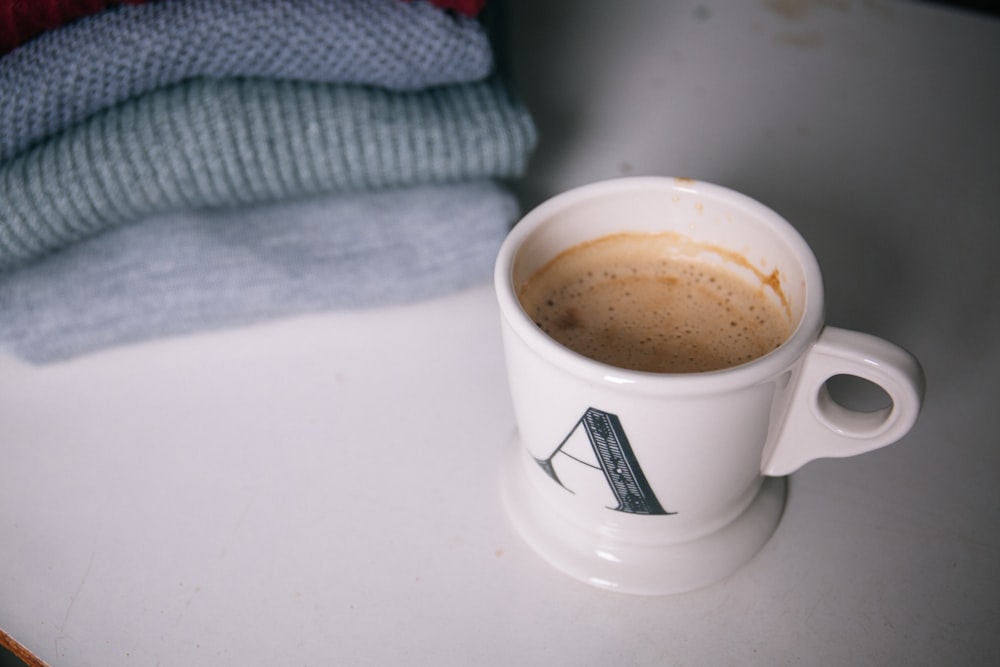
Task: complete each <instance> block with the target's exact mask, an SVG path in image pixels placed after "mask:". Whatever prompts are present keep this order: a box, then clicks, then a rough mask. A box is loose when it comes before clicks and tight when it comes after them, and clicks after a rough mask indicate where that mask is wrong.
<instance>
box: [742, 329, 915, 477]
mask: <svg viewBox="0 0 1000 667" xmlns="http://www.w3.org/2000/svg"><path fill="white" fill-rule="evenodd" d="M835 375H854V376H857V377H860V378H863V379H865V380H868V381H869V382H872V383H874V384H876V385H878V386H879V387H881V388H882V389H883V391H885V392H886V393H887V394H888V395H889V398H890V399H892V404H891V405H890V406H889V407H886V408H883V409H881V410H877V411H874V412H863V411H860V410H851V409H849V408H845V407H843V406H841V405H840V404H839V403H837V402H836V401H834V399H833V398H832V397H831V396H830V392H829V391H828V390H827V387H826V382H827V380H829V379H830V378H832V377H833V376H835ZM791 392H792V396H791V399H790V400H789V401H788V403H787V405H788V408H787V412H786V414H785V417H784V420H783V421H782V422H781V425H780V427H779V430H778V431H777V434H776V436H775V437H773V438H771V442H770V445H769V447H767V448H766V449H765V453H764V457H763V461H762V464H761V471H762V472H763V473H764V474H765V475H772V476H781V475H787V474H789V473H791V472H794V471H795V470H797V469H799V468H800V467H802V466H803V465H805V464H806V463H807V462H809V461H812V460H813V459H818V458H824V457H842V456H854V455H856V454H862V453H864V452H868V451H871V450H873V449H878V448H879V447H884V446H886V445H889V444H892V443H893V442H895V441H897V440H899V439H900V438H902V437H903V436H904V435H906V433H907V432H908V431H909V430H910V428H911V427H912V426H913V424H914V423H915V422H916V420H917V416H918V415H919V414H920V408H921V406H922V404H923V399H924V372H923V369H922V368H921V367H920V362H918V361H917V359H916V358H915V357H914V356H913V355H912V354H910V353H909V352H907V351H906V350H904V349H902V348H901V347H898V346H897V345H893V344H892V343H890V342H888V341H885V340H883V339H881V338H878V337H876V336H871V335H869V334H864V333H859V332H857V331H848V330H846V329H838V328H836V327H826V328H825V329H824V330H823V331H822V333H821V334H820V336H819V338H818V339H817V340H816V342H815V343H814V344H813V347H812V349H811V350H810V351H809V352H808V353H807V354H806V356H805V359H804V360H803V362H802V364H801V366H800V367H799V370H798V372H797V373H796V374H795V375H794V376H793V379H792V386H791Z"/></svg>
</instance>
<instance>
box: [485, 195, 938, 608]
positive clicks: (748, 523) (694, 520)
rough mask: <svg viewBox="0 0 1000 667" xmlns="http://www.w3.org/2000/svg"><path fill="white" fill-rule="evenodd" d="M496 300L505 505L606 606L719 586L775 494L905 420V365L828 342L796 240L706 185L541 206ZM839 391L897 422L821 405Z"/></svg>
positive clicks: (804, 251)
mask: <svg viewBox="0 0 1000 667" xmlns="http://www.w3.org/2000/svg"><path fill="white" fill-rule="evenodd" d="M495 286H496V293H497V300H498V303H499V306H500V314H501V332H502V334H503V343H504V352H505V358H506V363H507V376H508V380H509V384H510V394H511V399H512V404H513V408H514V417H515V421H516V427H517V428H516V431H515V433H514V435H513V437H512V439H511V444H510V446H509V448H508V449H507V452H506V456H505V457H504V461H503V465H502V470H501V482H502V483H501V489H502V497H503V501H504V505H505V507H506V509H507V513H508V516H509V517H510V518H511V520H512V522H513V524H514V526H515V527H516V529H517V530H518V532H519V533H520V534H521V535H522V536H523V537H524V539H525V540H526V541H527V542H528V544H529V545H530V546H531V547H533V548H534V549H535V550H536V551H537V552H538V553H539V554H540V555H541V556H542V557H543V558H544V559H545V560H547V561H548V562H550V563H551V564H552V565H554V566H555V567H556V568H558V569H559V570H561V571H563V572H565V573H567V574H569V575H571V576H573V577H575V578H577V579H580V580H582V581H585V582H588V583H590V584H593V585H595V586H599V587H601V588H606V589H609V590H615V591H622V592H630V593H642V594H663V593H675V592H679V591H685V590H690V589H693V588H698V587H700V586H705V585H708V584H710V583H713V582H715V581H718V580H719V579H722V578H723V577H725V576H727V575H729V574H731V573H733V572H734V571H736V570H737V569H738V568H739V567H740V566H742V565H743V564H744V563H746V562H747V561H748V560H750V559H751V558H752V557H753V556H754V555H755V554H756V553H757V552H758V551H760V549H761V548H762V547H763V545H764V544H765V543H766V542H767V540H768V539H770V537H771V535H772V533H773V532H774V530H775V528H776V527H777V525H778V522H779V521H780V519H781V516H782V512H783V510H784V506H785V500H786V493H787V492H786V482H785V476H787V475H788V474H790V473H792V472H793V471H795V470H796V469H798V468H799V467H801V466H802V465H804V464H806V463H807V462H809V461H811V460H813V459H816V458H820V457H843V456H854V455H857V454H861V453H863V452H867V451H870V450H872V449H875V448H877V447H883V446H885V445H888V444H890V443H892V442H895V441H897V440H899V439H900V438H901V437H903V436H904V435H905V434H906V433H907V432H908V431H909V430H910V428H911V427H912V426H913V424H914V422H915V421H916V418H917V415H918V414H919V412H920V408H921V405H922V401H923V387H924V380H923V372H922V370H921V368H920V364H919V363H918V362H917V360H916V359H915V358H914V357H913V356H912V355H911V354H909V353H908V352H906V351H905V350H903V349H902V348H900V347H898V346H896V345H894V344H892V343H890V342H888V341H885V340H882V339H881V338H877V337H875V336H871V335H868V334H864V333H860V332H856V331H847V330H844V329H839V328H836V327H832V326H828V325H826V323H825V322H824V320H823V317H824V306H823V280H822V276H821V274H820V270H819V265H818V263H817V261H816V258H815V256H814V255H813V253H812V251H811V250H810V248H809V246H808V245H807V244H806V242H805V240H804V239H803V238H802V237H801V235H800V234H799V233H798V232H797V231H796V230H795V228H794V227H792V225H791V224H790V223H788V222H787V221H786V220H784V219H783V218H782V217H781V216H780V215H778V214H777V213H775V212H774V211H773V210H771V209H769V208H767V207H766V206H764V205H763V204H761V203H759V202H756V201H754V200H753V199H751V198H749V197H746V196H745V195H742V194H739V193H737V192H734V191H732V190H729V189H727V188H724V187H721V186H718V185H711V184H708V183H703V182H698V181H692V180H689V179H673V178H624V179H616V180H612V181H606V182H602V183H595V184H592V185H587V186H583V187H580V188H577V189H575V190H571V191H569V192H566V193H563V194H561V195H558V196H556V197H554V198H552V199H550V200H549V201H547V202H544V203H543V204H541V205H540V206H538V207H537V208H535V209H534V210H532V211H530V212H529V213H528V214H527V215H526V216H525V217H524V218H523V219H522V220H521V221H520V222H519V223H518V224H517V225H516V226H515V227H514V229H513V230H512V231H511V233H510V234H509V235H508V237H507V239H506V240H505V241H504V243H503V245H502V246H501V248H500V252H499V254H498V257H497V263H496V271H495ZM727 308H728V310H727ZM836 375H854V376H857V377H860V378H863V379H865V380H868V381H869V382H872V383H874V384H876V385H878V386H879V387H881V388H882V389H883V390H884V391H885V393H886V394H888V396H889V397H890V399H891V402H892V404H891V405H890V406H888V407H886V408H884V409H880V410H877V411H874V412H863V411H857V410H851V409H849V408H846V407H844V406H842V405H840V404H838V403H837V402H836V401H834V400H833V398H831V396H830V393H829V391H828V390H827V385H826V383H827V380H829V379H830V378H832V377H834V376H836Z"/></svg>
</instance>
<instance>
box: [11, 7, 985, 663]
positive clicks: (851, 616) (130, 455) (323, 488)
mask: <svg viewBox="0 0 1000 667" xmlns="http://www.w3.org/2000/svg"><path fill="white" fill-rule="evenodd" d="M501 18H503V19H504V21H503V23H502V26H501V30H500V32H499V37H500V42H499V48H501V55H502V59H503V62H504V63H505V67H506V69H507V71H508V73H509V76H510V77H511V81H512V84H513V86H514V87H515V89H516V90H517V91H518V93H519V94H520V96H521V97H522V98H523V99H524V101H525V102H526V103H527V104H528V106H529V107H530V108H531V110H532V111H533V112H534V114H535V116H536V119H537V121H538V125H539V130H540V137H541V142H540V146H539V149H538V152H537V154H536V155H535V158H534V160H533V162H532V166H531V169H530V173H529V175H528V177H527V178H526V179H524V181H522V182H519V183H517V184H514V185H515V187H516V188H517V190H518V192H519V195H520V196H521V197H522V199H523V201H524V203H525V205H526V206H530V205H533V204H535V203H537V202H538V201H540V200H541V199H543V198H545V197H548V196H550V195H552V194H554V193H556V192H559V191H561V190H565V189H567V188H569V187H572V186H575V185H579V184H582V183H585V182H589V181H593V180H599V179H603V178H608V177H614V176H620V175H632V174H662V175H671V176H686V177H694V178H699V179H703V180H707V181H714V182H717V183H721V184H724V185H727V186H729V187H732V188H734V189H736V190H740V191H742V192H744V193H746V194H748V195H750V196H752V197H755V198H756V199H758V200H760V201H762V202H764V203H766V204H768V205H769V206H771V207H772V208H774V209H776V210H777V211H779V212H780V213H782V214H783V215H784V216H785V217H786V218H788V219H789V220H790V221H791V222H792V223H793V224H795V225H796V226H797V227H798V228H799V229H800V231H801V232H802V233H803V235H804V236H805V237H806V239H807V240H808V241H809V242H810V243H811V244H812V245H813V247H814V249H815V251H816V254H817V256H818V257H819V260H820V263H821V265H822V267H823V270H824V273H825V276H826V281H827V289H828V320H829V321H830V323H831V324H836V325H838V326H843V327H848V328H854V329H860V330H864V331H868V332H871V333H874V334H877V335H880V336H883V337H885V338H888V339H889V340H892V341H894V342H896V343H899V344H901V345H903V346H904V347H906V348H908V349H910V350H912V351H913V352H914V353H915V354H916V355H917V356H918V357H919V358H920V359H921V360H922V362H923V364H924V366H925V369H926V372H927V377H928V390H927V402H926V406H925V409H924V412H923V414H922V415H921V418H920V420H919V422H918V423H917V426H916V428H915V430H914V431H912V432H911V433H910V434H909V435H908V436H907V437H906V438H904V439H903V440H902V441H901V442H899V443H897V444H895V445H893V446H891V447H888V448H886V449H883V450H879V451H877V452H874V453H870V454H867V455H864V456H860V457H855V458H849V459H837V460H823V461H817V462H813V463H810V464H808V465H807V466H805V467H804V468H803V469H801V470H800V471H798V472H796V473H794V474H793V475H792V476H791V478H790V494H789V500H788V506H787V509H786V512H785V515H784V517H783V519H782V522H781V524H780V526H779V527H778V530H777V533H776V534H775V535H774V537H773V538H772V540H771V541H770V542H769V543H768V544H767V545H766V547H765V548H764V550H763V551H762V552H761V553H760V554H759V555H758V556H757V557H756V558H755V559H754V560H753V561H752V562H750V563H749V564H748V565H747V566H746V567H744V568H742V569H741V570H740V571H738V572H737V573H735V574H734V575H732V576H731V577H729V578H728V579H726V580H725V581H723V582H721V583H718V584H716V585H714V586H711V587H709V588H706V589H703V590H700V591H695V592H692V593H687V594H683V595H678V596H671V597H635V596H627V595H621V594H615V593H611V592H606V591H601V590H597V589H592V588H590V587H588V586H586V585H584V584H580V583H577V582H576V581H573V580H570V579H569V578H567V577H565V576H563V575H562V574H560V573H557V572H556V571H554V570H553V569H552V568H550V567H549V566H548V565H547V564H545V563H544V562H542V561H541V560H540V559H539V558H538V557H536V556H535V554H534V553H533V552H531V551H530V550H529V548H528V547H527V546H526V545H525V544H524V543H523V542H522V541H521V540H520V539H519V538H518V537H517V536H516V534H515V533H514V532H513V531H512V528H511V526H510V525H509V524H508V522H507V519H506V517H505V516H504V513H503V511H502V508H501V505H500V500H499V494H498V479H497V466H498V462H499V460H500V458H501V454H502V452H503V449H504V447H505V446H506V444H507V441H508V437H509V436H510V434H511V432H512V430H513V416H512V412H511V408H510V403H509V398H508V394H507V386H506V380H505V374H504V369H503V359H502V353H501V347H500V339H499V332H498V315H497V312H496V306H495V302H494V299H493V295H492V291H491V289H490V288H489V286H483V287H482V288H479V289H473V290H469V291H466V292H463V293H461V294H455V295H452V296H449V297H447V298H443V299H438V300H434V301H429V302H424V303H417V304H412V305H409V306H405V307H400V308H392V309H383V310H371V311H365V312H347V313H332V314H327V315H322V316H313V317H302V318H297V319H292V320H286V321H282V322H274V323H270V324H266V325H262V326H257V327H251V328H245V329H240V330H233V331H225V332H217V333H211V334H202V335H195V336H188V337H183V338H177V339H172V340H163V341H157V342H153V343H150V344H145V345H139V346H134V347H129V348H121V349H117V350H113V351H110V352H107V353H102V354H96V355H92V356H89V357H85V358H81V359H78V360H76V361H73V362H70V363H65V364H60V365H55V366H49V367H32V366H28V365H25V364H22V363H20V362H18V361H16V360H14V359H10V358H5V357H4V358H0V425H2V426H0V428H2V430H0V448H2V455H3V465H2V466H0V535H2V539H0V627H2V628H4V630H6V631H7V632H9V633H10V634H11V635H12V636H13V637H15V638H16V639H17V640H19V641H20V642H21V643H22V644H24V645H25V646H26V647H28V648H29V649H30V650H31V651H33V652H34V653H35V654H36V655H37V656H39V657H40V658H41V659H43V660H45V661H47V662H49V663H50V664H53V665H78V666H84V665H101V666H108V665H130V664H136V665H200V664H206V665H209V664H210V665H216V664H242V665H272V664H283V665H284V664H287V665H300V664H301V665H310V664H312V665H315V664H414V663H420V664H423V663H431V662H434V663H438V664H456V665H457V664H462V665H466V664H498V665H507V664H519V665H531V664H560V665H596V664H607V663H611V662H613V663H614V664H698V665H709V664H710V665H717V664H747V665H749V664H761V665H780V664H816V665H840V664H843V665H857V664H873V665H876V664H877V665H880V664H907V665H945V664H948V665H952V664H961V665H976V664H983V665H995V664H1000V633H998V632H997V630H998V628H1000V483H998V482H1000V447H998V434H1000V409H998V407H997V405H996V404H997V400H998V398H1000V392H998V390H997V386H996V378H998V377H1000V343H998V336H997V334H996V332H997V331H1000V306H998V299H997V291H998V288H1000V281H998V276H1000V270H998V269H997V265H996V258H995V255H996V253H997V251H998V250H1000V224H998V223H1000V220H998V219H997V213H996V212H997V211H998V210H1000V187H998V185H997V184H998V183H1000V123H998V122H997V119H998V118H1000V21H998V20H996V19H994V18H989V17H985V16H982V15H976V14H972V13H968V12H965V11H959V10H953V9H945V8H942V7H940V6H936V5H924V4H907V3H888V2H879V1H877V0H876V1H874V2H861V1H858V2H851V1H850V0H844V1H843V2H821V1H817V2H807V1H805V0H802V1H792V0H784V1H778V0H770V1H767V0H762V1H759V2H757V1H755V2H740V3H736V2H732V3H707V2H671V3H662V2H659V1H657V0H648V1H645V2H641V1H635V0H632V1H629V2H622V3H618V2H614V3H612V2H606V1H604V2H598V1H587V2H577V3H573V4H572V5H569V4H568V3H558V2H554V1H551V0H546V1H539V0H518V1H511V2H508V3H506V8H505V11H504V13H503V14H502V15H501ZM850 398H851V397H850V396H848V397H847V398H845V400H849V399H850ZM859 400H862V399H859Z"/></svg>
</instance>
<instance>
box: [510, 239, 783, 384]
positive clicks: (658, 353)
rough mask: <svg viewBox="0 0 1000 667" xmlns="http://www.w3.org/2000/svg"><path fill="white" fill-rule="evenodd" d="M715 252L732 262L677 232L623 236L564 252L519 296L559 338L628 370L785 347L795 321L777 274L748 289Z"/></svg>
mask: <svg viewBox="0 0 1000 667" xmlns="http://www.w3.org/2000/svg"><path fill="white" fill-rule="evenodd" d="M708 254H711V255H712V256H714V257H716V258H720V257H721V258H723V259H725V260H727V261H733V260H734V257H733V256H729V255H734V254H733V253H730V252H728V251H720V250H719V249H717V248H711V247H708V246H703V245H700V244H697V243H695V242H694V241H692V240H690V239H687V238H685V237H683V236H680V235H678V234H673V233H663V234H638V233H623V234H615V235H612V236H607V237H603V238H600V239H597V240H594V241H589V242H587V243H583V244H581V245H578V246H574V247H572V248H570V249H569V250H566V251H564V252H563V253H561V254H560V255H558V256H557V257H555V258H554V259H553V260H551V261H550V262H549V263H548V264H546V265H545V266H543V267H542V268H541V269H540V270H538V271H537V272H536V273H535V274H534V275H532V276H531V277H530V278H529V279H528V281H527V282H526V283H525V284H524V285H523V286H522V287H521V288H520V290H519V292H518V298H519V299H520V301H521V304H522V307H523V308H524V309H525V311H526V312H527V313H528V314H529V315H530V316H531V317H532V319H533V320H534V321H535V323H536V324H537V325H538V326H539V327H540V328H541V329H542V330H543V331H545V332H546V333H547V334H548V335H550V336H551V337H552V338H554V339H555V340H556V341H558V342H560V343H562V344H563V345H565V346H566V347H569V348H571V349H573V350H575V351H577V352H579V353H580V354H583V355H586V356H588V357H590V358H592V359H596V360H598V361H601V362H604V363H607V364H611V365H613V366H618V367H620V368H628V369H633V370H642V371H650V372H658V373H691V372H699V371H711V370H718V369H721V368H728V367H731V366H736V365H739V364H742V363H746V362H748V361H751V360H753V359H756V358H758V357H760V356H763V355H764V354H767V353H768V352H770V351H771V350H773V349H775V348H776V347H778V346H779V345H780V344H781V343H782V342H784V340H785V339H786V338H787V337H788V335H789V333H790V323H789V319H790V318H789V316H788V314H787V303H786V302H785V300H784V296H783V295H782V294H781V292H780V285H779V281H778V279H777V273H772V274H770V275H764V274H762V273H760V272H759V271H757V270H755V269H754V270H753V271H752V275H755V276H756V277H757V278H759V280H756V281H754V282H750V281H748V280H746V279H744V278H743V277H742V276H740V275H737V274H736V273H735V272H734V271H732V270H730V269H729V268H727V267H726V266H725V265H724V264H722V263H721V262H720V261H709V260H707V259H706V256H707V255H708ZM735 263H736V264H737V265H739V266H740V268H742V269H747V268H750V266H749V263H748V262H746V260H745V259H743V258H742V257H739V258H738V259H737V260H736V261H735ZM769 292H770V294H769Z"/></svg>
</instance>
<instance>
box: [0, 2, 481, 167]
mask: <svg viewBox="0 0 1000 667" xmlns="http://www.w3.org/2000/svg"><path fill="white" fill-rule="evenodd" d="M492 67H493V54H492V51H491V49H490V44H489V40H488V38H487V36H486V32H485V30H484V29H483V27H482V26H481V25H480V24H479V23H478V22H477V21H476V20H475V19H472V18H468V17H464V16H459V15H457V14H453V13H449V12H445V11H442V10H441V9H438V8H436V7H434V6H433V5H431V4H429V3H427V2H423V1H418V2H400V1H399V0H336V1H333V0H161V1H159V2H151V3H148V4H143V5H138V6H127V5H125V6H116V7H113V8H110V9H107V10H105V11H102V12H99V13H97V14H94V15H91V16H86V17H84V18H81V19H79V20H78V21H75V22H73V23H71V24H69V25H66V26H63V27H62V28H60V29H58V30H52V31H49V32H46V33H44V34H42V35H40V36H38V37H37V38H35V39H34V40H32V41H30V42H28V43H27V44H24V45H22V46H21V47H19V48H17V49H15V50H14V51H12V52H10V53H9V54H7V55H6V56H4V57H3V58H2V59H0V162H2V161H4V160H7V159H9V158H11V157H12V156H14V155H16V154H17V153H19V152H20V151H22V150H24V149H25V148H27V147H28V146H30V145H32V144H33V143H35V142H37V141H39V140H41V139H43V138H45V137H48V136H51V135H53V134H55V133H57V132H59V131H60V130H63V129H66V128H68V127H70V126H71V125H72V124H74V123H77V122H79V121H81V120H83V119H85V118H87V117H88V116H90V115H91V114H94V113H96V112H98V111H100V110H102V109H105V108H107V107H109V106H111V105H114V104H116V103H118V102H121V101H123V100H126V99H128V98H131V97H134V96H136V95H140V94H142V93H145V92H149V91H152V90H155V89H157V88H161V87H164V86H168V85H170V84H173V83H177V82H180V81H183V80H185V79H188V78H193V77H198V76H205V77H272V78H281V79H297V80H305V81H325V82H336V83H358V84H369V85H375V86H381V87H385V88H391V89H396V90H416V89H419V88H424V87H428V86H435V85H441V84H447V83H458V82H465V81H472V80H478V79H482V78H484V77H486V76H487V75H488V74H489V73H490V71H491V69H492Z"/></svg>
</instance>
